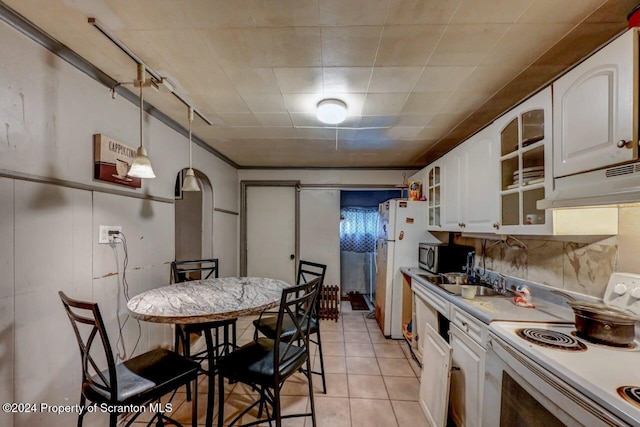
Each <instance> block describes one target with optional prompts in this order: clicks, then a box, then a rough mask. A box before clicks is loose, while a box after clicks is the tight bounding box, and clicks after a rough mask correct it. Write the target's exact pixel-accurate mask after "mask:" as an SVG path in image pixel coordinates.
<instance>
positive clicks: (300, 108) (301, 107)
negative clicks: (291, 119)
mask: <svg viewBox="0 0 640 427" xmlns="http://www.w3.org/2000/svg"><path fill="white" fill-rule="evenodd" d="M282 97H283V99H284V105H285V107H286V110H287V111H289V113H306V114H312V115H314V116H315V114H316V106H317V105H318V102H320V100H322V94H319V93H285V94H284V95H282Z"/></svg>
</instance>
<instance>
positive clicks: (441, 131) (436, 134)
mask: <svg viewBox="0 0 640 427" xmlns="http://www.w3.org/2000/svg"><path fill="white" fill-rule="evenodd" d="M449 130H450V128H449V127H446V126H445V127H443V126H438V127H433V126H425V127H424V129H422V131H421V132H420V134H419V135H418V138H420V139H425V140H433V139H440V138H442V137H444V136H445V135H446V134H447V133H448V132H449Z"/></svg>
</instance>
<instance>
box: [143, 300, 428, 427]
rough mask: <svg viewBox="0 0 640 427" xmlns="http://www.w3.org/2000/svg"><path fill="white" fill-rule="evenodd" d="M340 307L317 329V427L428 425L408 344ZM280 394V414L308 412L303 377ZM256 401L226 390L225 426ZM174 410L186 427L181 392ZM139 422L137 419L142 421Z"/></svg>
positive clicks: (242, 332) (249, 328)
mask: <svg viewBox="0 0 640 427" xmlns="http://www.w3.org/2000/svg"><path fill="white" fill-rule="evenodd" d="M341 308H342V313H341V315H340V319H339V320H338V321H337V322H335V321H324V320H323V321H322V324H321V331H322V348H323V351H324V363H325V372H326V379H327V394H324V393H322V381H321V379H320V376H319V375H314V376H313V386H314V390H315V393H314V398H315V405H316V422H317V426H318V427H324V426H327V427H360V426H366V427H369V426H381V427H387V426H388V427H392V426H400V427H402V426H410V427H417V426H423V425H427V420H426V419H425V417H424V415H423V412H422V409H421V408H420V405H419V404H418V390H419V377H420V368H419V367H418V365H417V363H416V362H415V361H414V360H413V359H412V358H411V355H410V353H409V348H408V346H407V344H406V343H405V342H404V341H396V340H388V339H386V338H385V337H384V335H382V333H381V332H380V329H379V327H378V324H377V323H376V321H375V319H368V318H367V317H366V314H367V313H368V312H367V311H351V307H350V305H349V303H348V302H347V303H345V302H343V303H342V307H341ZM252 320H253V317H245V318H240V319H238V323H237V328H238V343H239V344H240V345H242V344H244V343H246V342H248V341H249V340H251V339H252V338H253V325H252V324H251V321H252ZM312 361H313V363H314V369H319V358H318V357H317V349H314V355H313V358H312ZM206 381H207V379H206V377H204V378H203V380H202V381H201V383H200V385H199V388H198V393H199V396H198V413H199V415H200V416H199V419H198V423H199V425H204V423H205V416H206V415H205V414H206V401H207V394H206V391H207V383H206ZM282 395H283V396H284V397H283V413H285V414H287V413H296V412H305V411H306V410H308V407H309V396H308V386H307V381H306V377H304V375H302V374H295V375H294V376H293V377H291V378H289V379H288V380H287V382H286V383H285V385H284V387H283V390H282ZM254 396H255V394H254V393H252V392H251V391H250V389H249V388H247V387H246V386H243V385H242V384H234V385H230V386H228V388H227V390H226V391H225V410H224V411H225V413H224V416H225V425H227V423H228V422H229V421H231V420H232V419H233V418H235V416H236V415H237V414H238V413H240V412H241V411H242V409H243V408H245V407H246V405H248V404H249V403H251V402H253V400H252V399H253V398H254ZM216 406H217V405H216ZM173 407H174V410H173V411H172V414H170V416H172V417H174V418H176V420H177V421H179V422H181V423H183V424H184V425H190V423H191V404H190V403H189V402H185V393H184V392H179V393H178V394H177V395H176V397H175V398H174V400H173ZM143 415H144V414H143ZM216 416H217V410H216ZM254 419H255V418H252V417H250V416H245V417H244V418H243V420H242V421H243V422H250V421H252V420H254ZM143 420H144V418H142V417H141V419H140V421H143ZM215 422H217V418H216V420H215ZM215 422H214V423H215ZM134 425H136V426H137V425H142V423H135V424H134ZM261 425H262V424H261ZM265 425H266V424H265ZM283 425H284V426H298V427H308V426H311V419H310V418H309V417H305V418H292V419H286V420H284V421H283Z"/></svg>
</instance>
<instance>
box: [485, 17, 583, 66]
mask: <svg viewBox="0 0 640 427" xmlns="http://www.w3.org/2000/svg"><path fill="white" fill-rule="evenodd" d="M571 28H572V24H514V25H513V26H512V27H511V28H510V29H509V31H508V32H507V34H506V35H505V37H503V38H502V39H501V40H500V41H499V42H498V44H496V46H495V47H494V48H493V49H491V51H490V52H489V53H488V54H487V56H486V57H485V59H484V61H483V65H500V66H513V67H519V68H522V69H524V68H525V67H526V66H528V65H530V64H532V63H533V62H534V61H535V60H536V59H537V58H539V57H540V56H541V55H542V54H543V53H545V52H546V51H547V50H549V49H550V48H551V47H552V46H553V45H554V44H556V42H557V41H558V40H560V39H561V38H562V37H563V36H564V35H565V34H567V33H568V32H569V31H570V30H571Z"/></svg>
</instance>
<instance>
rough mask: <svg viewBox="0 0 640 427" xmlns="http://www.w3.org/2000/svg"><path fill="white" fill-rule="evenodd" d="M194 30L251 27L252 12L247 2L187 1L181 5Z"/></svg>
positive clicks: (252, 23)
mask: <svg viewBox="0 0 640 427" xmlns="http://www.w3.org/2000/svg"><path fill="white" fill-rule="evenodd" d="M181 7H182V8H183V9H184V10H185V11H186V13H187V16H188V17H189V19H190V20H191V22H192V23H193V25H194V26H195V27H196V28H208V29H211V28H225V27H226V28H238V27H253V26H254V22H253V16H252V10H251V8H250V7H249V2H247V1H244V0H243V1H234V2H230V1H228V0H189V1H186V2H182V3H181Z"/></svg>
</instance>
